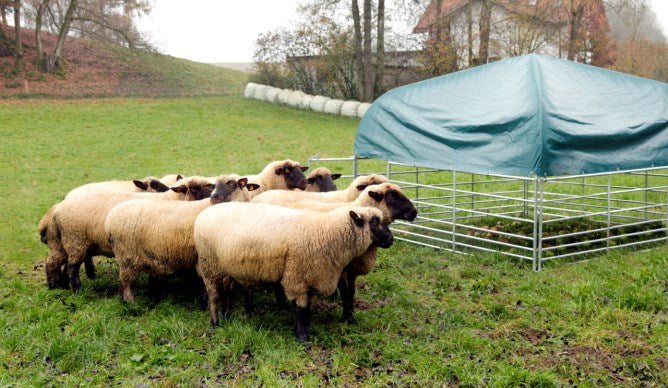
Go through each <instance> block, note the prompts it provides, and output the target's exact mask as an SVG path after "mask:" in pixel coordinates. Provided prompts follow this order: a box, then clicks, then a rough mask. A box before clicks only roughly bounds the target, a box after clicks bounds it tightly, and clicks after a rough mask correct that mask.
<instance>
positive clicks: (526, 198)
mask: <svg viewBox="0 0 668 388" xmlns="http://www.w3.org/2000/svg"><path fill="white" fill-rule="evenodd" d="M528 201H529V181H528V180H527V179H525V180H524V212H523V213H522V216H523V217H526V216H527V215H528V214H529V202H528Z"/></svg>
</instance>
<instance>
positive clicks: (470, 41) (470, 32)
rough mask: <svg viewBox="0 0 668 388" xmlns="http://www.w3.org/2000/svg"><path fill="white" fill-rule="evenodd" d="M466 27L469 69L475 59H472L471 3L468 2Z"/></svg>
mask: <svg viewBox="0 0 668 388" xmlns="http://www.w3.org/2000/svg"><path fill="white" fill-rule="evenodd" d="M466 27H467V33H468V36H467V40H468V57H469V67H471V66H474V65H475V59H474V58H473V1H469V3H468V5H467V6H466Z"/></svg>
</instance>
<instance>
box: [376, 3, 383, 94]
mask: <svg viewBox="0 0 668 388" xmlns="http://www.w3.org/2000/svg"><path fill="white" fill-rule="evenodd" d="M377 17H378V21H377V24H376V76H375V81H376V82H375V85H374V93H373V97H374V98H376V97H378V96H380V95H381V94H382V93H383V73H384V70H385V0H378V15H377Z"/></svg>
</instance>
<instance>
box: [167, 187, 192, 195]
mask: <svg viewBox="0 0 668 388" xmlns="http://www.w3.org/2000/svg"><path fill="white" fill-rule="evenodd" d="M170 189H172V191H173V192H175V193H181V194H185V193H187V192H188V188H187V187H186V185H181V186H174V187H170Z"/></svg>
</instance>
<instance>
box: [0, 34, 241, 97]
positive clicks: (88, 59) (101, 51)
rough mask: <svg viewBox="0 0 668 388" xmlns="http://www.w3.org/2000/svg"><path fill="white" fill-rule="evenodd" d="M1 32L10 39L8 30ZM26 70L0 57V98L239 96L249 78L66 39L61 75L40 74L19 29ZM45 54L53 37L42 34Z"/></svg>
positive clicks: (31, 40)
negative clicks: (14, 68)
mask: <svg viewBox="0 0 668 388" xmlns="http://www.w3.org/2000/svg"><path fill="white" fill-rule="evenodd" d="M5 33H6V34H7V35H8V36H9V37H10V38H13V37H14V32H13V30H11V29H9V28H5ZM22 39H23V42H24V43H23V50H24V55H25V70H24V71H23V72H21V73H19V74H13V72H12V71H13V64H14V58H13V57H1V58H0V98H7V97H20V96H46V97H94V96H188V95H223V94H240V93H242V91H243V85H244V84H245V82H246V80H247V78H248V75H247V74H246V73H243V72H240V71H235V70H230V69H224V68H220V67H217V66H213V65H208V64H204V63H198V62H192V61H188V60H186V59H181V58H175V57H171V56H168V55H162V54H157V53H151V52H147V51H141V50H130V49H127V48H123V47H119V46H115V45H110V44H102V43H99V42H95V41H91V40H88V39H82V38H76V37H68V38H67V40H66V42H65V48H64V57H65V62H66V68H65V71H64V72H62V73H60V74H44V73H41V72H40V71H38V70H37V68H36V66H35V58H36V57H37V51H36V49H35V34H34V31H33V30H30V29H23V36H22ZM43 40H44V46H45V49H46V51H52V50H53V46H54V45H55V36H54V35H52V34H49V33H44V37H43Z"/></svg>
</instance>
